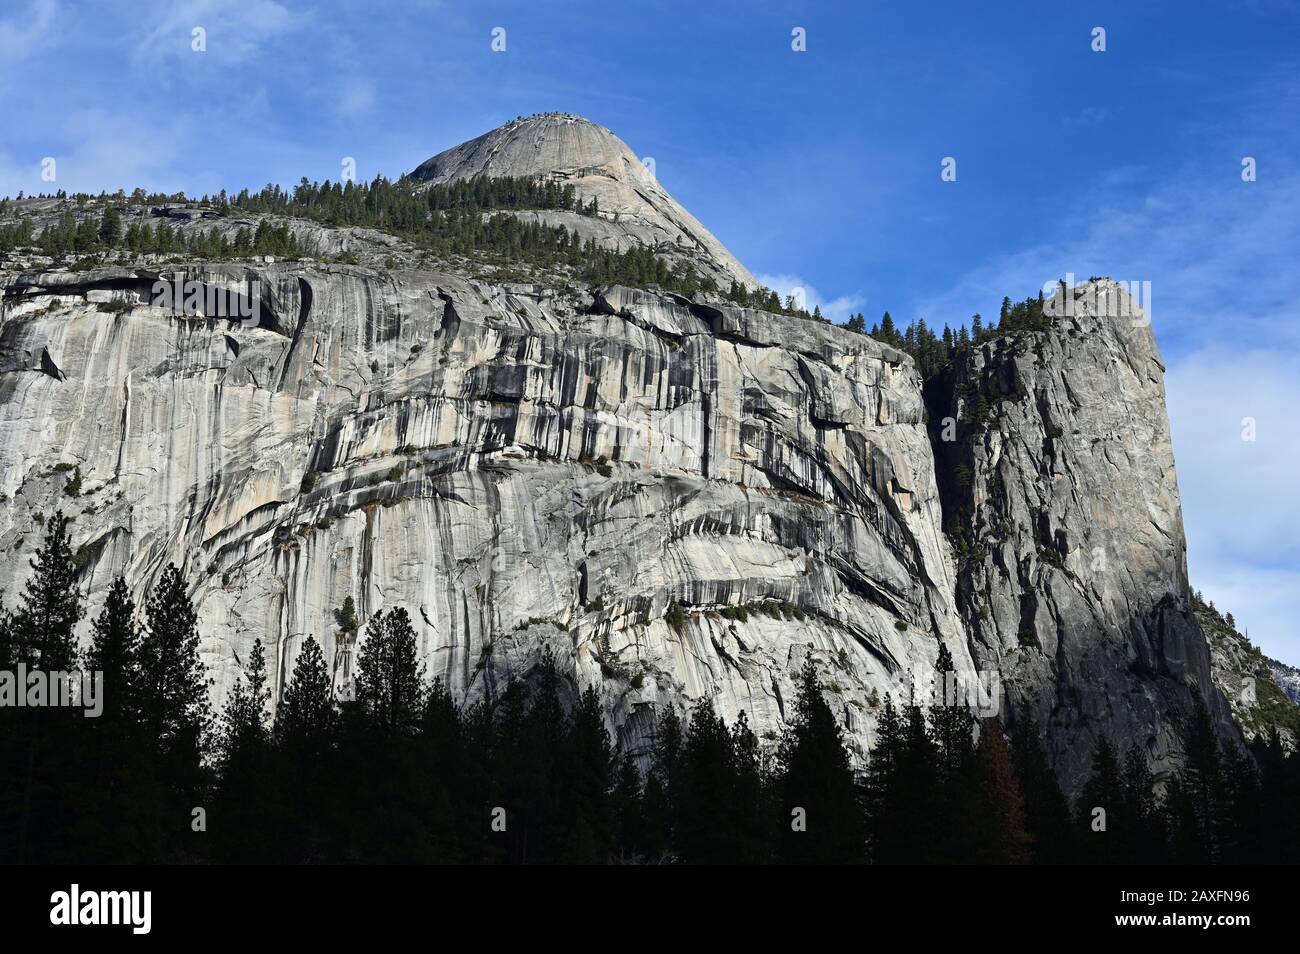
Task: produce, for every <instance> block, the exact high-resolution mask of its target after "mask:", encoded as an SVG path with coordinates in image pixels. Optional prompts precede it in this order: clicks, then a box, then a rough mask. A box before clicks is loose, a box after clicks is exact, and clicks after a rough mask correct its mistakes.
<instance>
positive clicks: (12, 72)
mask: <svg viewBox="0 0 1300 954" xmlns="http://www.w3.org/2000/svg"><path fill="white" fill-rule="evenodd" d="M58 14H59V4H58V0H32V2H31V3H29V4H27V6H26V7H24V8H21V9H17V10H15V11H14V12H13V14H12V15H10V16H7V17H5V18H4V19H0V93H6V94H7V95H8V93H7V89H8V87H10V86H11V85H13V83H14V81H15V79H16V78H17V77H18V76H20V75H21V74H20V69H21V64H22V63H23V61H24V60H26V59H27V58H28V57H30V56H31V55H32V54H34V53H36V52H37V51H39V50H41V49H43V48H44V47H46V46H47V45H48V43H49V42H50V41H51V40H53V39H54V38H55V37H56V36H57V35H58V34H57V31H56V30H54V28H53V27H54V23H55V19H56V17H57V16H58Z"/></svg>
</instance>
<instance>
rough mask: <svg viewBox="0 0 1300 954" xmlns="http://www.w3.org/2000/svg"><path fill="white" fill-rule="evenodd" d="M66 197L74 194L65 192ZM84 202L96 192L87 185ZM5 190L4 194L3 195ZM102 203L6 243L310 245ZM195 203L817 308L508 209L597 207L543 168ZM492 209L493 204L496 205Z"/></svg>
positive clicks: (277, 230)
mask: <svg viewBox="0 0 1300 954" xmlns="http://www.w3.org/2000/svg"><path fill="white" fill-rule="evenodd" d="M57 197H58V198H60V199H65V200H66V199H67V196H66V195H65V194H64V193H62V192H60V193H58V195H57ZM75 200H76V201H77V203H78V204H79V205H81V206H85V205H86V204H87V203H88V202H89V201H91V197H89V196H84V195H79V196H76V197H75ZM5 201H6V202H7V201H8V200H5ZM98 201H99V203H100V204H102V205H103V211H102V214H101V216H100V217H99V218H98V219H96V218H95V217H94V216H92V215H89V214H86V215H82V216H81V217H80V218H78V216H77V215H75V214H74V213H73V211H72V210H71V209H65V210H64V211H63V213H62V214H61V215H60V217H59V219H58V221H57V222H55V223H53V224H51V225H49V226H47V227H46V228H44V229H43V230H41V232H40V234H39V235H36V234H33V231H34V230H33V226H32V224H31V221H30V219H23V220H21V221H20V222H18V223H14V224H11V225H7V226H4V227H0V252H5V251H11V250H13V249H15V248H20V247H26V246H31V245H34V246H36V247H37V248H39V249H40V250H41V251H42V252H43V253H44V254H46V255H50V256H51V257H56V258H57V257H62V256H68V255H74V254H77V255H92V254H95V253H97V252H105V251H115V250H117V251H122V250H125V251H130V252H134V253H140V254H149V253H153V254H187V255H191V256H194V257H196V258H204V259H217V260H225V259H238V258H243V257H246V256H249V255H275V256H277V257H286V258H297V257H300V256H302V255H304V254H307V253H308V252H309V250H308V249H305V248H304V247H303V245H302V243H301V242H300V241H299V240H298V238H297V236H296V235H295V234H294V232H293V230H292V228H291V227H290V226H289V225H287V224H284V223H281V224H275V223H273V222H270V221H265V220H264V221H262V222H261V223H260V224H259V225H258V226H257V227H256V228H255V229H252V228H249V227H247V226H245V227H241V228H240V229H238V230H237V231H236V232H235V233H234V235H233V236H232V235H231V234H229V230H223V229H220V228H218V227H216V226H210V227H208V228H206V229H204V228H192V229H182V228H179V227H173V226H172V225H170V224H168V223H166V222H163V223H161V224H159V225H158V226H156V227H155V226H153V225H151V224H150V223H149V222H143V223H139V222H132V223H131V224H130V225H127V226H126V227H125V228H124V227H123V215H122V211H123V209H128V210H129V209H130V208H131V207H143V206H147V205H148V204H149V203H150V202H163V203H175V202H189V201H191V200H188V199H186V198H185V197H184V196H183V195H180V196H176V195H147V194H146V193H144V192H143V191H142V190H140V189H136V190H135V191H134V192H132V193H131V196H130V197H129V198H128V197H126V196H125V195H124V194H122V193H118V194H117V195H116V196H100V197H99V200H98ZM198 205H199V206H200V207H201V208H204V209H205V210H207V211H208V212H209V213H211V214H212V215H214V216H216V217H218V218H225V217H229V216H233V215H239V214H241V213H244V214H250V215H268V216H283V217H292V218H297V219H303V220H306V221H310V222H314V223H317V224H319V225H321V226H324V227H327V228H342V227H350V226H356V227H363V228H372V229H376V230H379V231H384V232H387V233H389V234H392V235H396V236H398V237H400V238H403V239H404V240H406V241H408V242H409V243H411V244H412V245H413V246H415V247H417V248H419V249H421V250H422V251H425V252H428V253H432V254H436V255H440V256H443V257H449V256H463V257H466V258H476V259H482V258H484V256H485V255H487V256H490V258H491V259H493V260H495V261H496V262H497V263H498V264H515V265H517V264H520V263H523V264H527V265H531V266H535V267H537V268H541V269H543V270H552V271H555V270H563V271H566V272H567V273H568V274H571V275H573V276H574V277H576V278H578V279H579V280H582V281H586V282H591V283H593V284H624V285H629V286H636V287H645V286H649V285H656V286H659V287H660V288H663V289H665V290H666V291H671V292H676V293H678V294H682V295H686V296H688V297H689V296H692V295H694V294H695V293H696V292H699V291H704V292H709V293H716V294H719V295H721V296H722V297H723V298H724V299H726V300H728V301H731V302H733V303H735V304H739V305H742V306H745V307H752V308H761V309H764V310H767V311H771V312H775V313H778V314H787V315H795V316H798V317H803V318H817V319H821V317H822V316H821V313H820V310H816V311H815V312H814V313H813V314H809V313H808V312H807V311H806V310H804V309H803V308H802V307H800V306H798V305H796V303H795V302H794V300H793V299H792V298H788V299H787V300H786V301H784V302H783V301H782V300H781V298H780V296H779V295H777V293H776V292H774V291H772V290H771V289H768V288H762V289H759V288H749V287H747V286H745V285H742V284H740V283H738V282H734V281H733V282H731V283H730V285H729V286H728V287H727V288H725V289H722V288H719V287H718V285H717V283H716V282H715V281H714V280H713V279H712V278H710V277H708V276H705V275H702V274H700V272H699V270H698V269H696V268H695V266H694V265H692V264H691V263H690V262H689V261H686V260H685V258H686V253H687V252H688V251H689V250H688V249H687V248H685V247H682V248H681V249H680V251H681V253H682V255H681V256H679V257H678V258H677V259H676V260H675V261H673V262H671V263H670V262H669V261H668V260H667V259H666V258H665V257H664V256H663V255H662V254H660V250H658V249H654V248H649V247H644V246H633V247H631V248H628V249H626V250H623V251H617V250H613V249H606V248H602V247H601V246H600V245H599V244H598V243H597V242H595V241H594V240H593V239H588V240H587V241H586V242H583V241H582V240H581V238H580V236H579V233H578V231H577V230H576V229H571V228H569V227H567V226H565V225H563V224H560V225H547V224H544V223H541V222H529V221H525V220H523V219H521V218H519V217H518V216H515V215H510V214H506V213H505V212H503V211H501V210H511V211H521V210H538V211H545V210H560V211H571V212H576V213H578V214H581V215H586V216H598V215H600V214H601V212H600V204H599V200H598V199H596V198H594V197H593V198H592V199H591V200H590V201H587V202H584V201H583V200H582V199H580V198H579V197H578V196H577V194H576V190H575V189H574V187H573V186H572V185H571V184H560V183H557V182H554V181H552V180H548V179H544V178H541V177H512V176H502V177H484V176H479V177H476V178H473V179H467V180H459V181H456V182H449V183H440V184H437V185H428V186H421V187H418V188H417V183H415V182H414V181H413V180H411V179H410V178H409V177H406V176H403V177H402V178H400V179H398V180H397V181H396V182H393V181H390V180H389V179H387V178H385V177H383V176H379V177H376V178H375V179H374V181H372V182H369V183H365V182H361V183H357V182H353V181H347V182H341V183H333V182H330V181H328V180H327V181H325V182H322V183H317V182H310V181H308V180H307V179H306V178H303V179H302V180H301V181H300V182H299V184H298V185H297V186H295V187H294V188H293V189H292V190H287V189H283V188H281V187H280V186H279V185H275V184H271V185H267V186H265V187H264V188H262V189H261V190H259V191H257V192H250V191H249V190H247V189H244V190H241V191H240V192H239V193H238V194H236V195H235V196H233V197H231V196H228V195H227V194H226V192H225V191H224V190H223V191H222V192H220V193H218V194H217V195H215V196H206V195H205V196H204V197H203V198H202V199H200V200H198ZM489 213H491V214H489Z"/></svg>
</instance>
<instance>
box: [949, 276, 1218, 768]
mask: <svg viewBox="0 0 1300 954" xmlns="http://www.w3.org/2000/svg"><path fill="white" fill-rule="evenodd" d="M1067 295H1069V296H1077V300H1076V301H1074V302H1073V303H1072V304H1071V306H1070V308H1069V309H1068V311H1069V312H1070V314H1063V313H1064V312H1066V311H1067V309H1066V307H1065V296H1067ZM1053 306H1054V307H1055V309H1056V311H1057V312H1058V314H1059V315H1060V316H1059V317H1057V318H1056V319H1055V321H1054V324H1053V326H1052V328H1051V330H1050V331H1037V332H1021V333H1015V334H1010V335H1005V336H1003V337H1000V338H995V339H993V340H992V341H989V342H987V343H985V344H984V345H983V346H982V347H979V348H977V349H975V350H973V351H972V352H970V353H969V354H968V355H966V357H965V359H964V360H958V361H957V362H956V363H955V365H954V366H952V367H951V368H949V369H948V372H947V374H946V375H945V376H944V377H943V378H941V379H939V380H936V381H934V382H932V386H931V393H930V401H931V408H932V410H931V424H932V426H933V427H934V429H935V451H936V456H937V458H938V459H939V461H940V464H939V467H940V471H941V473H942V475H943V479H942V481H941V487H942V489H943V492H944V510H945V516H946V517H947V518H948V521H949V529H950V530H952V531H953V537H954V539H955V540H957V541H958V544H957V562H958V565H959V583H958V590H957V592H958V596H957V600H958V604H959V606H960V608H961V611H962V615H963V617H964V619H965V622H966V625H967V627H968V633H969V638H970V647H971V653H972V655H973V657H974V658H975V660H976V662H977V664H978V665H980V666H981V667H989V668H996V669H998V670H1000V671H1001V673H1002V678H1003V684H1004V686H1005V687H1006V689H1007V696H1008V701H1009V702H1010V703H1011V711H1012V713H1028V714H1031V715H1032V716H1033V717H1034V719H1035V720H1036V721H1037V722H1038V723H1039V724H1040V725H1041V726H1044V727H1045V728H1046V731H1047V738H1048V742H1049V747H1050V755H1051V756H1052V759H1053V763H1054V764H1055V765H1056V766H1057V768H1058V770H1059V772H1060V773H1061V775H1062V778H1063V781H1064V782H1065V783H1066V786H1067V788H1072V789H1077V788H1078V787H1079V786H1080V785H1081V783H1082V781H1083V779H1084V778H1085V776H1086V773H1087V770H1088V764H1089V761H1090V759H1091V753H1092V751H1093V748H1094V745H1095V743H1096V741H1097V739H1098V737H1099V736H1101V735H1103V734H1105V735H1108V736H1109V737H1110V738H1111V740H1112V741H1113V742H1114V743H1115V744H1116V746H1117V747H1118V748H1119V750H1120V751H1121V752H1124V751H1126V750H1127V749H1128V748H1129V747H1130V746H1132V745H1138V746H1140V747H1141V748H1142V749H1144V750H1145V751H1146V753H1147V754H1148V756H1149V758H1150V761H1151V764H1152V766H1153V768H1154V769H1155V771H1156V772H1157V774H1159V773H1161V772H1163V771H1167V770H1168V769H1170V768H1171V767H1172V766H1173V765H1176V764H1177V761H1178V758H1179V756H1180V754H1181V742H1180V731H1179V730H1180V728H1181V723H1183V722H1184V721H1185V719H1186V717H1187V716H1188V715H1189V714H1190V713H1191V711H1192V709H1193V706H1194V704H1195V702H1194V700H1195V699H1200V700H1201V701H1202V702H1203V703H1204V704H1205V705H1206V706H1207V708H1208V709H1209V711H1210V712H1211V714H1212V716H1213V717H1214V718H1215V719H1216V720H1217V721H1218V723H1219V725H1220V728H1221V729H1222V732H1223V734H1224V736H1225V738H1229V739H1231V738H1235V729H1234V728H1233V727H1232V724H1231V719H1230V713H1229V710H1228V707H1227V706H1226V704H1225V702H1224V700H1223V698H1222V696H1221V694H1220V693H1219V692H1218V691H1217V690H1216V689H1215V687H1214V684H1213V681H1212V679H1211V675H1210V660H1209V654H1208V652H1207V649H1206V643H1205V640H1204V637H1203V635H1202V633H1201V631H1200V627H1199V626H1198V624H1197V621H1196V618H1195V616H1194V615H1193V612H1192V607H1191V591H1190V589H1189V587H1188V583H1187V569H1186V541H1185V538H1184V535H1183V525H1182V512H1181V509H1180V505H1179V497H1178V484H1177V479H1176V477H1175V474H1174V458H1173V450H1172V447H1171V445H1170V437H1169V422H1168V415H1167V413H1166V410H1165V401H1164V367H1163V365H1162V364H1161V362H1160V357H1159V354H1158V352H1157V351H1156V346H1155V341H1154V339H1153V337H1152V334H1151V329H1150V326H1149V322H1147V320H1146V318H1145V316H1144V315H1143V314H1142V312H1141V311H1140V310H1139V309H1138V308H1137V306H1136V305H1135V304H1134V303H1133V302H1132V301H1131V300H1130V299H1129V298H1128V296H1127V294H1126V293H1125V292H1124V290H1123V289H1121V288H1120V287H1119V286H1117V285H1116V284H1114V283H1112V282H1107V281H1104V280H1103V281H1101V282H1098V283H1095V284H1093V283H1090V284H1089V285H1085V286H1081V287H1080V288H1078V289H1072V290H1069V291H1065V292H1062V293H1061V294H1058V296H1057V298H1056V299H1055V300H1054V302H1049V307H1053ZM945 430H946V434H945ZM945 438H949V439H945Z"/></svg>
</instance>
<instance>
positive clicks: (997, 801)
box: [971, 719, 1031, 865]
mask: <svg viewBox="0 0 1300 954" xmlns="http://www.w3.org/2000/svg"><path fill="white" fill-rule="evenodd" d="M973 774H974V779H975V802H976V805H977V806H978V810H977V812H976V813H975V816H974V820H973V823H972V826H971V827H972V829H973V831H974V835H975V837H974V838H973V839H972V840H973V842H974V851H973V852H972V855H971V859H972V860H974V861H977V862H978V863H980V864H994V865H1007V864H1011V865H1017V864H1025V863H1027V862H1028V861H1029V859H1030V856H1031V854H1030V837H1029V832H1028V830H1027V825H1026V821H1025V805H1024V799H1023V797H1022V796H1021V794H1020V784H1019V781H1018V780H1017V779H1016V774H1015V770H1014V769H1013V768H1012V765H1011V753H1010V752H1009V751H1008V750H1007V744H1006V741H1005V740H1004V739H1003V738H1002V728H1001V726H999V725H998V723H997V720H996V719H985V720H984V721H983V722H982V723H981V725H980V739H979V745H978V746H977V748H976V750H975V769H974V773H973Z"/></svg>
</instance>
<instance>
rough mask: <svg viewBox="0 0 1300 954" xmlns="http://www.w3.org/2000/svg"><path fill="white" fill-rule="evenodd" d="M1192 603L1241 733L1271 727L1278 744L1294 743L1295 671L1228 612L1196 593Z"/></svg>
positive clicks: (1265, 732)
mask: <svg viewBox="0 0 1300 954" xmlns="http://www.w3.org/2000/svg"><path fill="white" fill-rule="evenodd" d="M1193 605H1194V608H1195V611H1196V620H1197V622H1198V623H1200V625H1201V631H1202V632H1203V633H1204V634H1205V638H1206V641H1207V642H1208V643H1209V646H1210V666H1211V670H1212V672H1213V674H1214V682H1215V685H1217V686H1218V687H1219V688H1220V689H1221V690H1222V691H1223V695H1224V698H1225V699H1227V701H1228V705H1229V706H1230V707H1231V709H1232V717H1233V720H1234V721H1235V722H1236V723H1237V725H1239V726H1240V727H1241V732H1242V735H1243V736H1245V738H1247V739H1250V740H1254V739H1256V738H1259V737H1260V736H1263V737H1264V738H1265V739H1267V738H1268V737H1269V736H1270V735H1271V734H1272V732H1273V730H1275V729H1276V730H1277V732H1278V735H1279V736H1280V737H1281V740H1282V743H1283V745H1285V746H1286V747H1287V748H1289V749H1293V748H1294V747H1295V744H1296V740H1297V737H1300V704H1297V703H1300V691H1298V690H1300V671H1297V670H1295V669H1293V668H1292V667H1290V666H1287V665H1285V664H1284V663H1280V662H1278V661H1277V660H1275V659H1269V658H1268V657H1267V656H1265V655H1264V654H1263V653H1262V652H1260V651H1259V649H1258V648H1257V647H1255V646H1253V645H1252V644H1251V642H1250V640H1249V639H1247V638H1246V637H1245V636H1244V635H1242V634H1241V633H1239V632H1237V629H1236V627H1235V626H1234V625H1233V624H1232V623H1231V622H1230V620H1231V616H1228V617H1226V618H1225V617H1224V616H1223V615H1222V614H1221V613H1220V612H1219V611H1218V610H1217V609H1215V608H1214V607H1213V606H1211V605H1207V604H1205V603H1202V602H1201V601H1200V600H1199V599H1194V601H1193Z"/></svg>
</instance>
